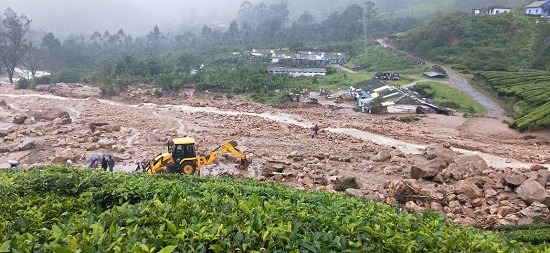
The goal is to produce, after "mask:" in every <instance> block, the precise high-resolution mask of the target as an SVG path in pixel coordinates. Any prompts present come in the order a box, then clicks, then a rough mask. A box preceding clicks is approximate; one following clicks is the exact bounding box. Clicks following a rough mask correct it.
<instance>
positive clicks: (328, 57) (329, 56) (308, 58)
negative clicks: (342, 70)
mask: <svg viewBox="0 0 550 253" xmlns="http://www.w3.org/2000/svg"><path fill="white" fill-rule="evenodd" d="M294 60H295V61H298V62H311V63H318V64H340V63H342V64H343V63H346V62H347V58H346V55H345V54H343V53H338V52H332V53H327V52H311V51H298V52H296V54H295V55H294Z"/></svg>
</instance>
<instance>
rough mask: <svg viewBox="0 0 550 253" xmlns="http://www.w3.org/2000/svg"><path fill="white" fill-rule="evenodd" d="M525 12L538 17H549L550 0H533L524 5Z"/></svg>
mask: <svg viewBox="0 0 550 253" xmlns="http://www.w3.org/2000/svg"><path fill="white" fill-rule="evenodd" d="M525 14H527V15H533V16H540V17H550V1H548V0H547V1H535V2H533V3H531V4H529V5H527V6H525Z"/></svg>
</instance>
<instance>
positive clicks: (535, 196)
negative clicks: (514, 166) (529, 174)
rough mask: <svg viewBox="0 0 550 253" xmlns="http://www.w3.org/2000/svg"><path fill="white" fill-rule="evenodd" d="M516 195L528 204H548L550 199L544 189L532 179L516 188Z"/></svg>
mask: <svg viewBox="0 0 550 253" xmlns="http://www.w3.org/2000/svg"><path fill="white" fill-rule="evenodd" d="M516 193H517V194H518V195H519V197H520V198H521V199H523V200H524V201H525V202H527V203H528V204H531V203H534V202H539V203H543V202H545V201H546V202H547V201H548V198H550V196H549V195H548V193H547V192H546V190H545V189H544V187H542V186H541V185H540V184H539V183H538V182H537V181H536V180H535V179H532V178H530V179H527V180H525V182H523V183H522V184H521V185H520V186H519V187H518V188H516Z"/></svg>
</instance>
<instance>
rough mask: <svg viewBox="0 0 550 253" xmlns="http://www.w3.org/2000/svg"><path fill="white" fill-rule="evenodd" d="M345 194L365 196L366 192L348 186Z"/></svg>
mask: <svg viewBox="0 0 550 253" xmlns="http://www.w3.org/2000/svg"><path fill="white" fill-rule="evenodd" d="M345 194H346V195H348V196H350V197H364V196H365V194H363V192H362V191H361V190H359V189H354V188H348V189H346V190H345Z"/></svg>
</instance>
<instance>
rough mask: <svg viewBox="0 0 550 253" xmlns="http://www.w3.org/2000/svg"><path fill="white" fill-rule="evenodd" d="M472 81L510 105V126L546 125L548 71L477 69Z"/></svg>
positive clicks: (548, 114)
mask: <svg viewBox="0 0 550 253" xmlns="http://www.w3.org/2000/svg"><path fill="white" fill-rule="evenodd" d="M475 80H476V81H478V83H480V84H481V85H482V86H484V87H485V88H488V89H490V90H494V91H496V93H497V95H498V96H499V97H500V98H501V99H502V100H504V101H505V103H506V104H508V105H510V106H509V107H508V108H506V109H508V111H509V112H510V113H511V114H512V115H513V116H514V121H512V122H510V126H511V127H513V128H517V129H519V130H520V131H525V130H538V129H548V128H550V73H549V72H542V71H526V72H492V71H489V72H481V73H478V74H476V78H475Z"/></svg>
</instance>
